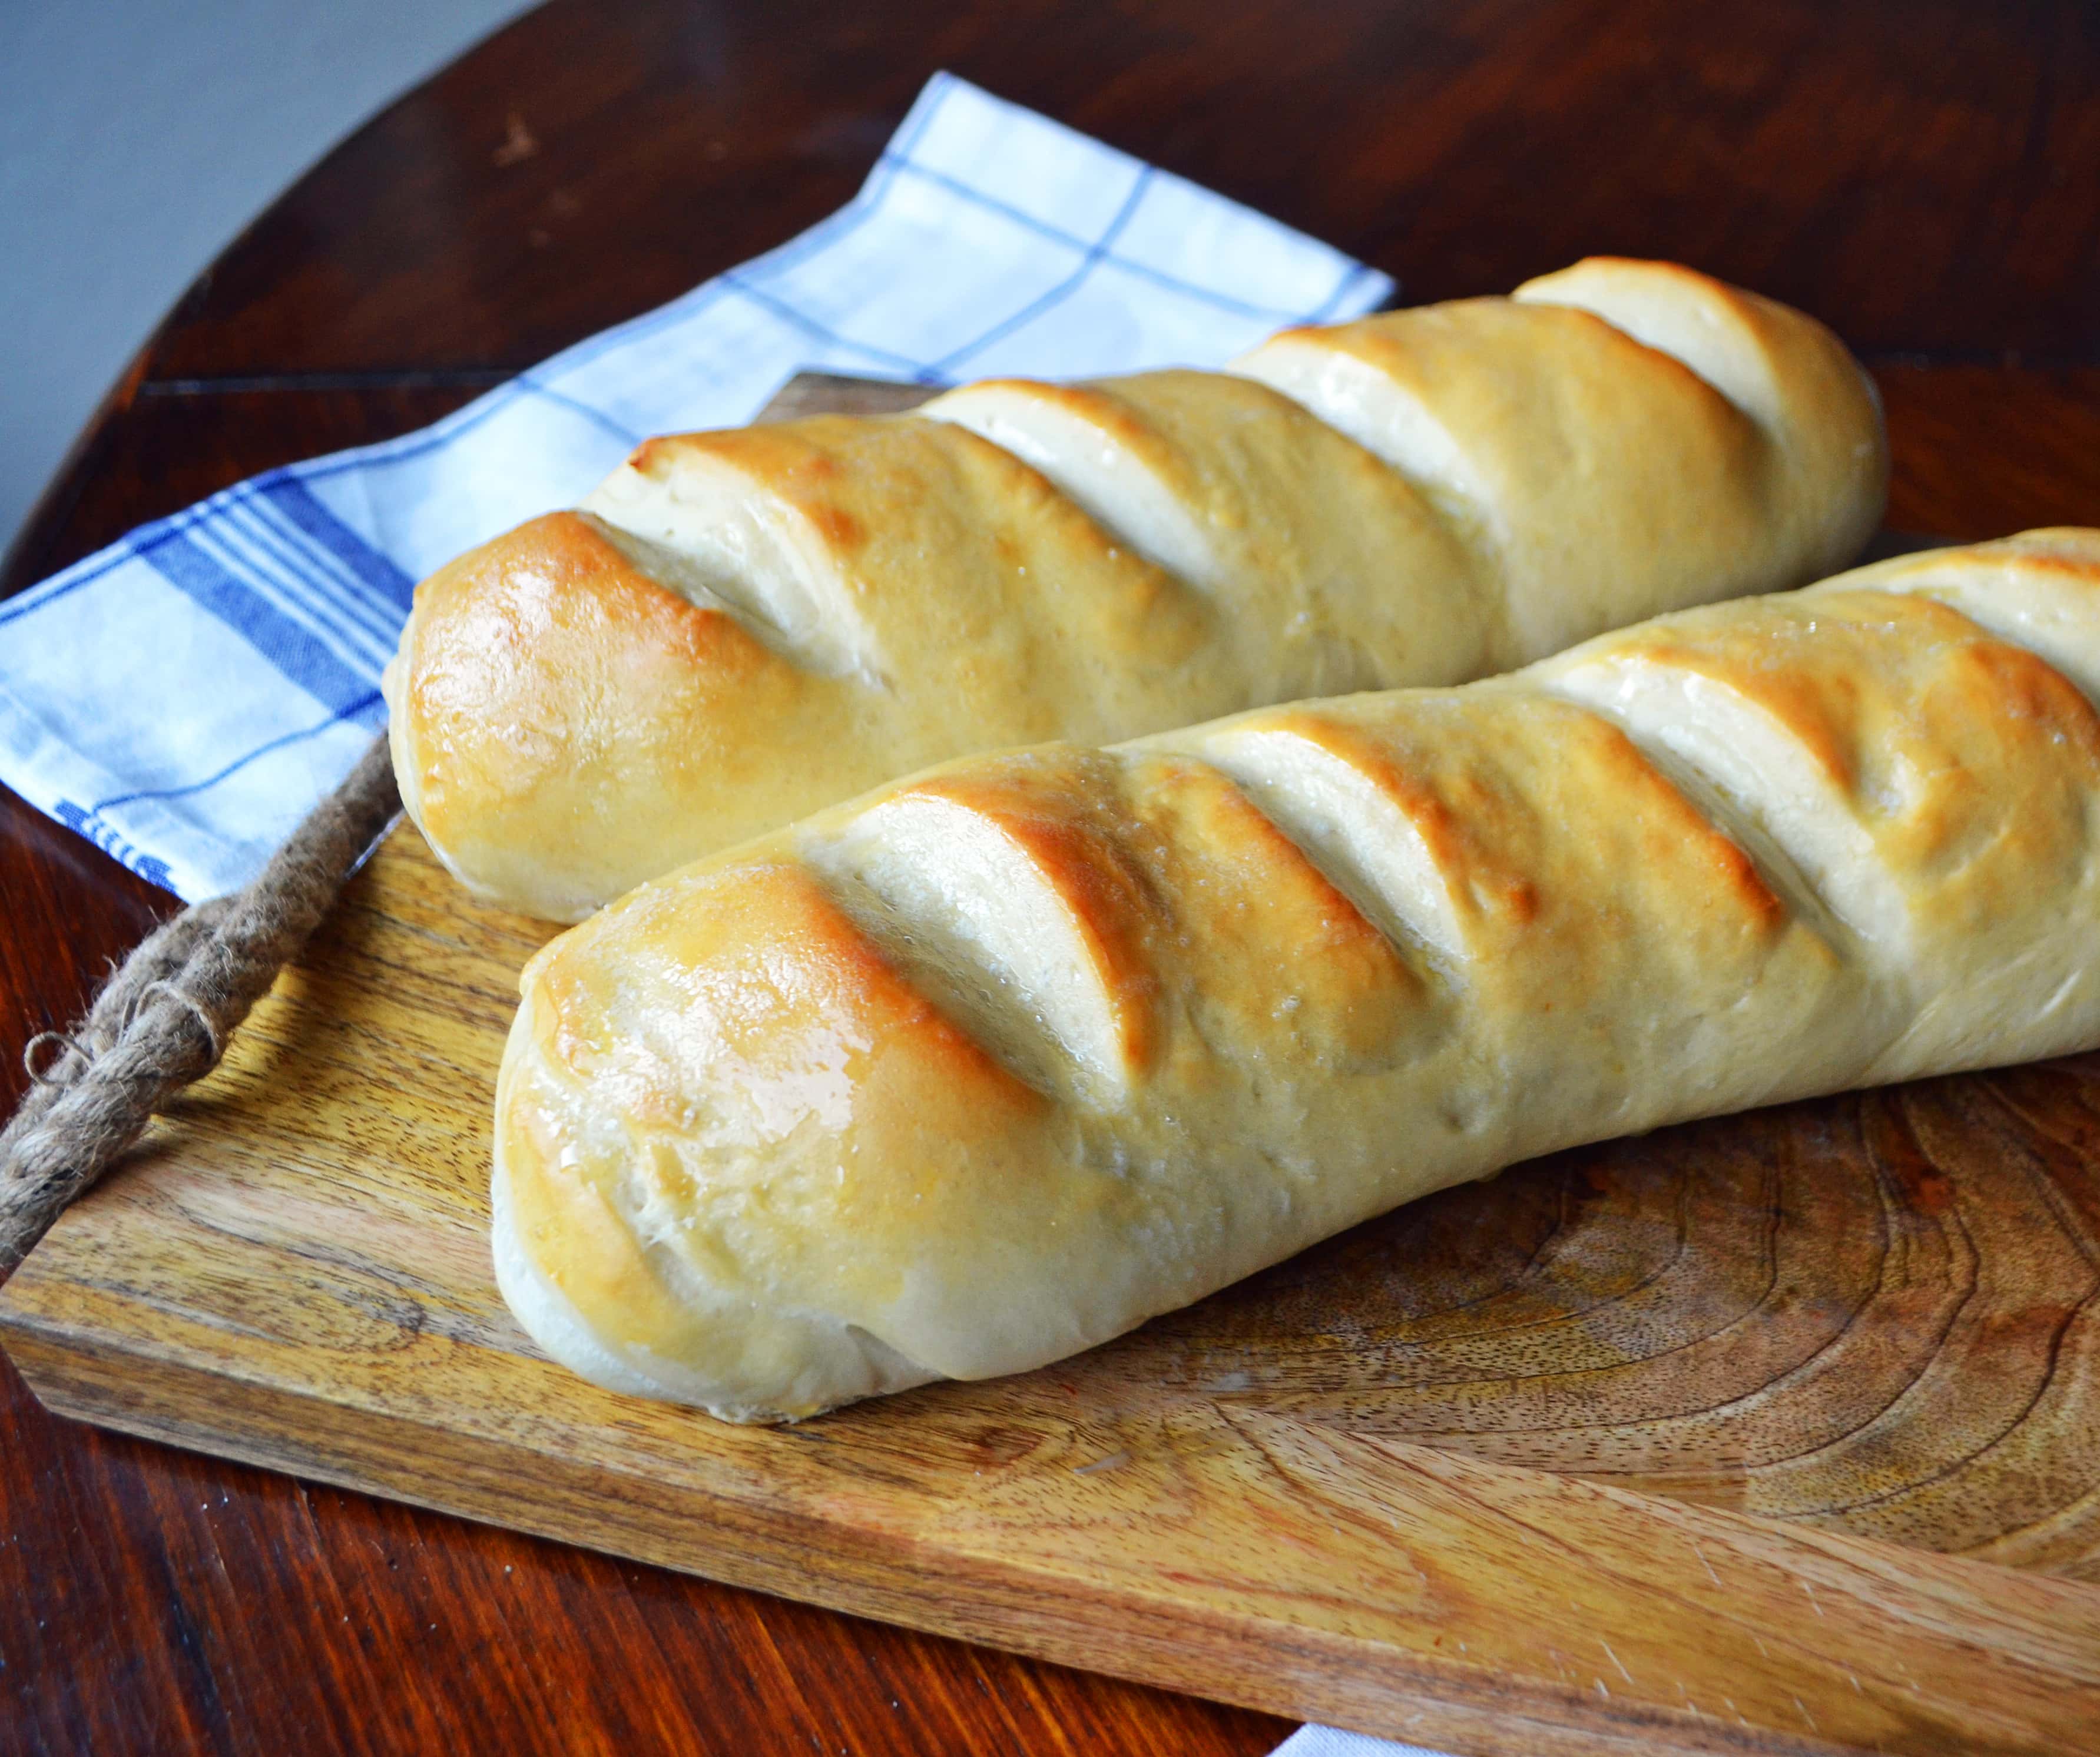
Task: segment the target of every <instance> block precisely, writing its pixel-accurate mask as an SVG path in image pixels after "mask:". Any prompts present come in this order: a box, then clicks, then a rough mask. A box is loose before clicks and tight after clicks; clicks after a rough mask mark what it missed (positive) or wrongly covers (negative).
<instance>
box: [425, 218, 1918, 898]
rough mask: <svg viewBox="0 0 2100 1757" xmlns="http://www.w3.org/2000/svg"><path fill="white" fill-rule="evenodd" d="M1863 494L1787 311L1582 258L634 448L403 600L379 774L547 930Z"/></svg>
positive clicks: (1715, 554) (1624, 601)
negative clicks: (922, 402) (1018, 375)
mask: <svg viewBox="0 0 2100 1757" xmlns="http://www.w3.org/2000/svg"><path fill="white" fill-rule="evenodd" d="M1885 478H1886V448H1885V447H1884V444H1883V442H1882V430H1881V422H1880V415H1879V412H1878V408H1877V404H1876V403H1875V400H1874V398H1873V390H1872V388H1871V386H1870V385H1869V384H1868V381H1867V380H1866V379H1865V377H1864V376H1863V375H1862V374H1861V372H1860V370H1859V368H1857V366H1856V365H1855V363H1853V361H1852V360H1851V357H1850V356H1849V355H1848V354H1846V351H1845V350H1844V348H1843V347H1842V346H1841V345H1840V344H1839V343H1838V341H1837V340H1836V339H1835V338H1834V337H1832V336H1831V335H1830V334H1829V332H1828V331H1826V330H1824V328H1822V327H1821V326H1820V324H1815V323H1814V322H1813V321H1811V319H1808V318H1807V317H1804V316H1802V315H1801V314H1800V313H1798V312H1796V311H1793V310H1789V309H1787V308H1786V307H1785V306H1779V305H1776V304H1773V303H1771V302H1770V301H1767V300H1765V299H1762V298H1759V297H1756V296H1755V295H1754V294H1750V293H1742V292H1739V291H1737V290H1736V289H1735V288H1730V287H1727V286H1724V285H1723V284H1720V283H1718V282H1717V281H1714V280H1709V279H1708V278H1707V277H1705V276H1704V275H1697V274H1695V273H1692V271H1689V270H1686V269H1683V268H1679V267H1675V266H1670V265H1668V264H1662V263H1644V262H1623V261H1613V260H1603V259H1598V260H1592V261H1589V262H1583V263H1580V264H1578V265H1577V266H1575V267H1573V268H1571V269H1568V270H1565V271H1562V272H1560V273H1559V274H1555V275H1547V276H1546V277H1545V278H1544V279H1542V280H1534V281H1532V282H1529V283H1528V284H1526V285H1524V286H1523V287H1520V288H1518V289H1517V292H1516V293H1515V295H1514V296H1513V297H1511V298H1508V299H1470V300H1463V301H1460V302H1456V303H1453V304H1447V305H1440V306H1427V307H1424V308H1423V309H1420V310H1410V311H1400V312H1395V313H1392V314H1388V315H1383V316H1377V317H1372V318H1369V319H1365V320H1363V321H1362V322H1361V323H1355V324H1343V325H1340V326H1339V327H1336V328H1326V329H1305V330H1297V331H1291V332H1286V333H1284V334H1282V335H1280V336H1278V337H1275V338H1274V339H1273V340H1272V341H1269V342H1268V343H1265V344H1264V345H1263V346H1260V347H1258V348H1256V349H1255V350H1254V351H1253V352H1252V353H1251V354H1248V355H1246V357H1245V358H1244V359H1241V360H1239V361H1237V362H1236V363H1234V365H1233V367H1232V368H1229V370H1228V371H1226V372H1149V373H1144V374H1140V375H1138V376H1132V377H1125V378H1118V379H1112V380H1105V381H1101V382H1098V383H1095V384H1089V385H1048V384H1037V383H1030V382H1022V381H999V382H993V383H987V384H982V385H972V386H969V387H967V388H965V389H963V390H956V391H953V392H951V393H949V394H946V395H943V396H942V397H940V398H939V399H937V400H935V401H934V402H933V403H930V404H929V405H928V406H927V407H925V408H924V409H923V410H922V411H920V412H918V413H915V414H912V415H907V416H889V417H878V418H858V419H856V418H849V417H846V416H819V417H816V418H813V419H810V420H805V421H792V422H785V423H781V424H779V425H771V426H761V427H756V428H748V429H740V430H737V431H731V432H722V433H707V434H689V435H686V436H683V437H680V438H664V439H655V440H651V442H649V443H647V444H646V445H644V446H643V447H641V449H640V450H638V451H636V452H635V454H634V455H633V457H632V458H631V459H630V460H629V461H628V463H627V464H626V465H624V466H623V467H622V468H621V469H619V470H617V471H615V473H613V475H612V476H611V478H608V479H607V481H606V482H605V483H604V484H603V485H602V486H601V487H599V488H598V490H597V491H595V492H593V494H592V495H590V496H589V499H587V500H585V502H584V503H583V504H582V505H581V507H580V508H579V509H577V510H576V511H574V512H566V513H554V514H551V515H549V517H544V518H539V519H536V520H534V521H532V522H531V523H529V524H527V525H524V526H520V527H519V528H518V530H516V531H512V532H510V534H509V535H506V536H503V537H500V538H498V539H496V540H495V541H494V542H492V543H490V544H486V545H484V546H483V547H482V548H479V549H476V550H474V551H473V552H472V553H470V554H467V555H465V556H464V557H461V558H460V559H459V560H458V561H455V562H453V563H452V565H451V566H448V567H445V568H443V569H442V570H439V572H438V573H437V574H435V575H433V576H432V577H431V578H430V579H427V580H426V581H425V582H423V583H422V584H421V586H420V587H419V588H417V592H416V598H415V606H414V610H413V613H412V615H411V616H410V618H409V620H408V626H407V628H406V629H405V630H404V633H403V635H402V639H401V645H400V649H399V653H398V654H397V655H396V657H395V660H394V662H393V663H391V664H390V666H389V667H387V672H386V680H385V688H386V699H387V703H388V707H389V709H390V729H391V737H392V741H393V748H394V755H395V768H396V770H397V772H398V773H399V778H400V783H401V793H402V797H403V799H404V801H405V802H406V803H407V805H408V810H409V812H411V813H412V815H413V816H414V817H415V819H416V821H417V824H418V825H419V826H421V829H422V830H423V833H424V834H425V836H426V838H427V839H429V841H430V845H431V847H432V848H434V849H435V850H436V852H438V854H439V856H440V858H442V859H443V861H445V862H446V864H447V865H448V866H450V867H451V869H452V870H453V872H454V873H456V874H457V875H458V876H459V877H460V878H461V879H462V880H464V881H465V883H466V884H467V885H468V886H469V887H470V888H472V889H473V890H474V891H475V892H478V893H479V895H481V896H484V897H486V898H488V899H490V900H491V901H496V902H500V903H503V904H506V905H511V906H514V907H517V908H520V909H527V910H531V911H532V912H534V913H536V914H541V915H545V916H548V917H550V918H555V919H562V920H574V919H576V918H579V917H580V916H581V915H583V914H585V913H587V912H588V911H589V909H592V908H594V907H595V906H597V905H599V904H601V903H602V902H604V901H607V899H609V898H611V897H612V896H617V895H618V894H620V892H623V891H625V890H627V889H628V888H629V887H631V886H633V884H635V883H638V882H639V881H640V880H642V879H646V878H649V877H651V876H653V875H654V874H657V873H660V872H664V871H666V870H668V869H670V868H671V867H673V866H675V865H681V864H682V863H684V862H685V861H689V860H691V859H694V858H696V857H698V856H700V855H702V854H704V853H707V852H711V851H712V850H714V849H717V848H722V847H726V846H728V845H730V843H735V842H738V841H741V840H743V839H746V838H748V837H750V836H752V835H756V834H760V833H761V832H763V831H765V830H770V829H774V828H776V827H778V826H780V825H782V824H784V823H787V822H789V821H792V820H794V819H796V818H798V817H803V816H805V815H806V814H807V813H809V812H812V811H814V810H816V809H818V808H820V807H823V806H825V805H828V804H833V803H835V802H836V801H837V800H840V799H845V798H849V797H850V796H851V795H854V794H856V793H858V792H861V791H862V790H865V789H866V788H868V787H871V786H875V785H876V784H877V783H878V782H881V781H883V780H885V779H887V778H889V777H891V776H893V775H898V774H901V773H906V772H907V771H910V770H912V769H916V768H923V767H924V766H926V765H928V764H932V763H935V762H938V761H942V760H945V759H946V758H948V757H951V756H955V755H961V754H963V753H964V752H966V751H973V750H982V749H986V748H989V747H992V746H1000V745H1010V744H1021V743H1032V742H1039V741H1041V740H1043V739H1047V738H1070V739H1073V740H1075V741H1078V742H1083V743H1096V742H1106V741H1110V740H1114V739H1118V738H1129V737H1132V736H1135V735H1136V734H1139V733H1146V732H1152V731H1158V730H1162V729H1166V728H1168V727H1171V726H1176V725H1182V724H1188V723H1189V722H1191V721H1195V720H1204V719H1207V718H1210V717H1211V716H1215V715H1219V714H1223V713H1228V712H1231V711H1234V710H1237V709H1240V708H1244V707H1253V706H1255V705H1258V704H1260V703H1262V702H1277V701H1285V700H1289V699H1291V698H1296V697H1301V696H1310V695H1322V694H1332V693H1335V692H1339V691H1345V690H1351V689H1372V688H1381V689H1383V688H1391V687H1394V686H1396V685H1408V684H1449V683H1457V682H1460V681H1462V680H1465V679H1467V678H1469V677H1475V676H1484V675H1485V674H1487V673H1489V672H1497V671H1502V670H1507V669H1508V668H1510V667H1512V666H1514V665H1517V664H1520V663H1525V662H1527V661H1529V660H1531V659H1535V658H1540V657H1542V656H1543V655H1544V654H1548V653H1551V652H1555V651H1557V650H1560V648H1562V647H1564V646H1566V645H1569V644H1570V643H1571V642H1573V641H1577V640H1580V639H1582V638H1583V637H1585V636H1589V635H1591V634H1595V633H1596V632H1599V630H1602V629H1604V628H1614V627H1617V626H1619V625H1621V624H1623V623H1628V622H1632V621H1635V620H1638V619H1640V618H1642V617H1643V616H1647V615H1650V614H1653V613H1655V612H1657V611H1659V610H1666V609H1671V608H1674V607H1677V606H1679V605H1686V604H1692V603H1701V602H1705V601H1710V600H1713V599H1716V598H1720V597H1734V596H1737V595H1739V594H1741V593H1745V592H1763V591H1771V590H1775V589H1777V588H1781V587H1785V586H1791V585H1797V584H1799V583H1802V582H1803V581H1805V580H1808V579H1814V578H1815V577H1816V576H1817V575H1820V574H1821V573H1824V572H1827V571H1829V569H1831V568H1833V567H1835V566H1840V565H1842V563H1843V562H1844V561H1846V560H1849V559H1850V558H1851V557H1852V555H1854V554H1855V553H1856V552H1857V550H1858V548H1859V546H1860V544H1862V543H1863V542H1864V540H1865V539H1866V537H1867V535H1868V533H1869V532H1870V531H1872V530H1873V526H1874V525H1875V523H1876V522H1877V520H1878V518H1879V517H1880V512H1881V506H1882V494H1883V489H1884V484H1885Z"/></svg>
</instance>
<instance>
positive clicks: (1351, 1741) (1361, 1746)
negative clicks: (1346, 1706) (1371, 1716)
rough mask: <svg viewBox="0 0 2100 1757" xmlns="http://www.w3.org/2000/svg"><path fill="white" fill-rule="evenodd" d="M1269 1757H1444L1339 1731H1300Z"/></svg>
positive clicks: (1315, 1729)
mask: <svg viewBox="0 0 2100 1757" xmlns="http://www.w3.org/2000/svg"><path fill="white" fill-rule="evenodd" d="M1269 1757H1447V1754H1446V1753H1445V1752H1442V1751H1433V1750H1429V1749H1427V1747H1426V1746H1421V1745H1398V1744H1395V1743H1394V1742H1392V1740H1390V1739H1374V1738H1373V1737H1371V1736H1370V1734H1369V1733H1344V1732H1343V1730H1342V1729H1341V1728H1339V1727H1300V1728H1299V1729H1298V1730H1297V1731H1296V1732H1295V1733H1292V1734H1291V1735H1290V1737H1289V1738H1287V1739H1286V1740H1285V1741H1284V1742H1282V1744H1281V1745H1279V1746H1277V1747H1276V1749H1275V1750H1273V1751H1272V1752H1270V1753H1269Z"/></svg>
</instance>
